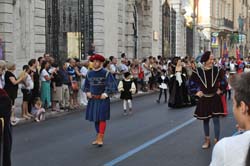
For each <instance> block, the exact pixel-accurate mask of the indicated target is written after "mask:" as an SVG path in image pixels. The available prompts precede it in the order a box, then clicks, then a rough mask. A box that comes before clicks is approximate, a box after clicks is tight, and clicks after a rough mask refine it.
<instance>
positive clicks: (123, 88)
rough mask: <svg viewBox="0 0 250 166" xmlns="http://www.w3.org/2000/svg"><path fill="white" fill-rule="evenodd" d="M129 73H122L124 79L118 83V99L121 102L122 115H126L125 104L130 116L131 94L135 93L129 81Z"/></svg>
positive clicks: (132, 84)
mask: <svg viewBox="0 0 250 166" xmlns="http://www.w3.org/2000/svg"><path fill="white" fill-rule="evenodd" d="M130 76H131V75H130V73H129V72H126V73H124V79H123V80H122V81H120V82H119V85H118V91H119V92H120V93H121V97H120V99H122V100H123V110H124V113H123V114H124V115H127V103H128V105H129V114H132V94H134V93H135V92H136V87H135V83H134V82H133V81H132V80H131V77H130Z"/></svg>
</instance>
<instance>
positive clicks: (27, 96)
mask: <svg viewBox="0 0 250 166" xmlns="http://www.w3.org/2000/svg"><path fill="white" fill-rule="evenodd" d="M23 72H24V73H25V78H24V80H23V82H22V84H21V91H22V93H23V103H22V117H23V118H25V119H30V118H31V117H32V115H31V114H30V113H29V112H28V110H29V109H28V103H29V101H30V100H31V96H32V89H33V88H34V82H33V80H32V78H31V76H30V72H31V70H30V68H29V66H28V65H24V66H23Z"/></svg>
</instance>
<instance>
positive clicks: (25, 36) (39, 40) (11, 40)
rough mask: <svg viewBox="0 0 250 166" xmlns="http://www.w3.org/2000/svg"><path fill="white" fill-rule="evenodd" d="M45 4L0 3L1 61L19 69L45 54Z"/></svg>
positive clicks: (0, 0) (31, 0) (37, 1)
mask: <svg viewBox="0 0 250 166" xmlns="http://www.w3.org/2000/svg"><path fill="white" fill-rule="evenodd" d="M44 20H45V1H44V0H29V1H28V0H22V1H21V0H0V38H1V40H2V41H3V54H4V58H5V59H6V60H8V61H12V62H15V63H16V64H17V68H18V69H20V68H21V67H22V65H23V64H26V63H27V61H28V60H29V59H31V58H34V57H38V56H42V55H43V54H44V52H45V21H44Z"/></svg>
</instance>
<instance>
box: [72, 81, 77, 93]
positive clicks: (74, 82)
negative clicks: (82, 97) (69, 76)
mask: <svg viewBox="0 0 250 166" xmlns="http://www.w3.org/2000/svg"><path fill="white" fill-rule="evenodd" d="M71 87H72V89H73V91H78V90H79V86H78V83H77V81H73V82H72V83H71Z"/></svg>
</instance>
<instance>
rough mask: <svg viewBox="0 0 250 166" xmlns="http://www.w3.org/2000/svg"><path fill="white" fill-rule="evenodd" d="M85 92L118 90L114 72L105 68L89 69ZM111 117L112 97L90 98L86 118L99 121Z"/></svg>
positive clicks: (95, 92)
mask: <svg viewBox="0 0 250 166" xmlns="http://www.w3.org/2000/svg"><path fill="white" fill-rule="evenodd" d="M83 91H84V92H86V93H87V92H90V93H91V94H92V95H101V94H102V93H106V94H108V95H110V94H112V93H115V92H116V91H117V85H116V81H115V79H114V78H113V76H112V74H111V73H109V72H108V71H107V70H105V69H100V70H98V71H93V70H92V71H89V72H88V73H87V76H86V81H85V86H84V88H83ZM109 119H110V98H109V97H108V98H106V99H104V100H102V99H89V101H88V105H87V109H86V120H89V121H94V122H99V121H105V120H109Z"/></svg>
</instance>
